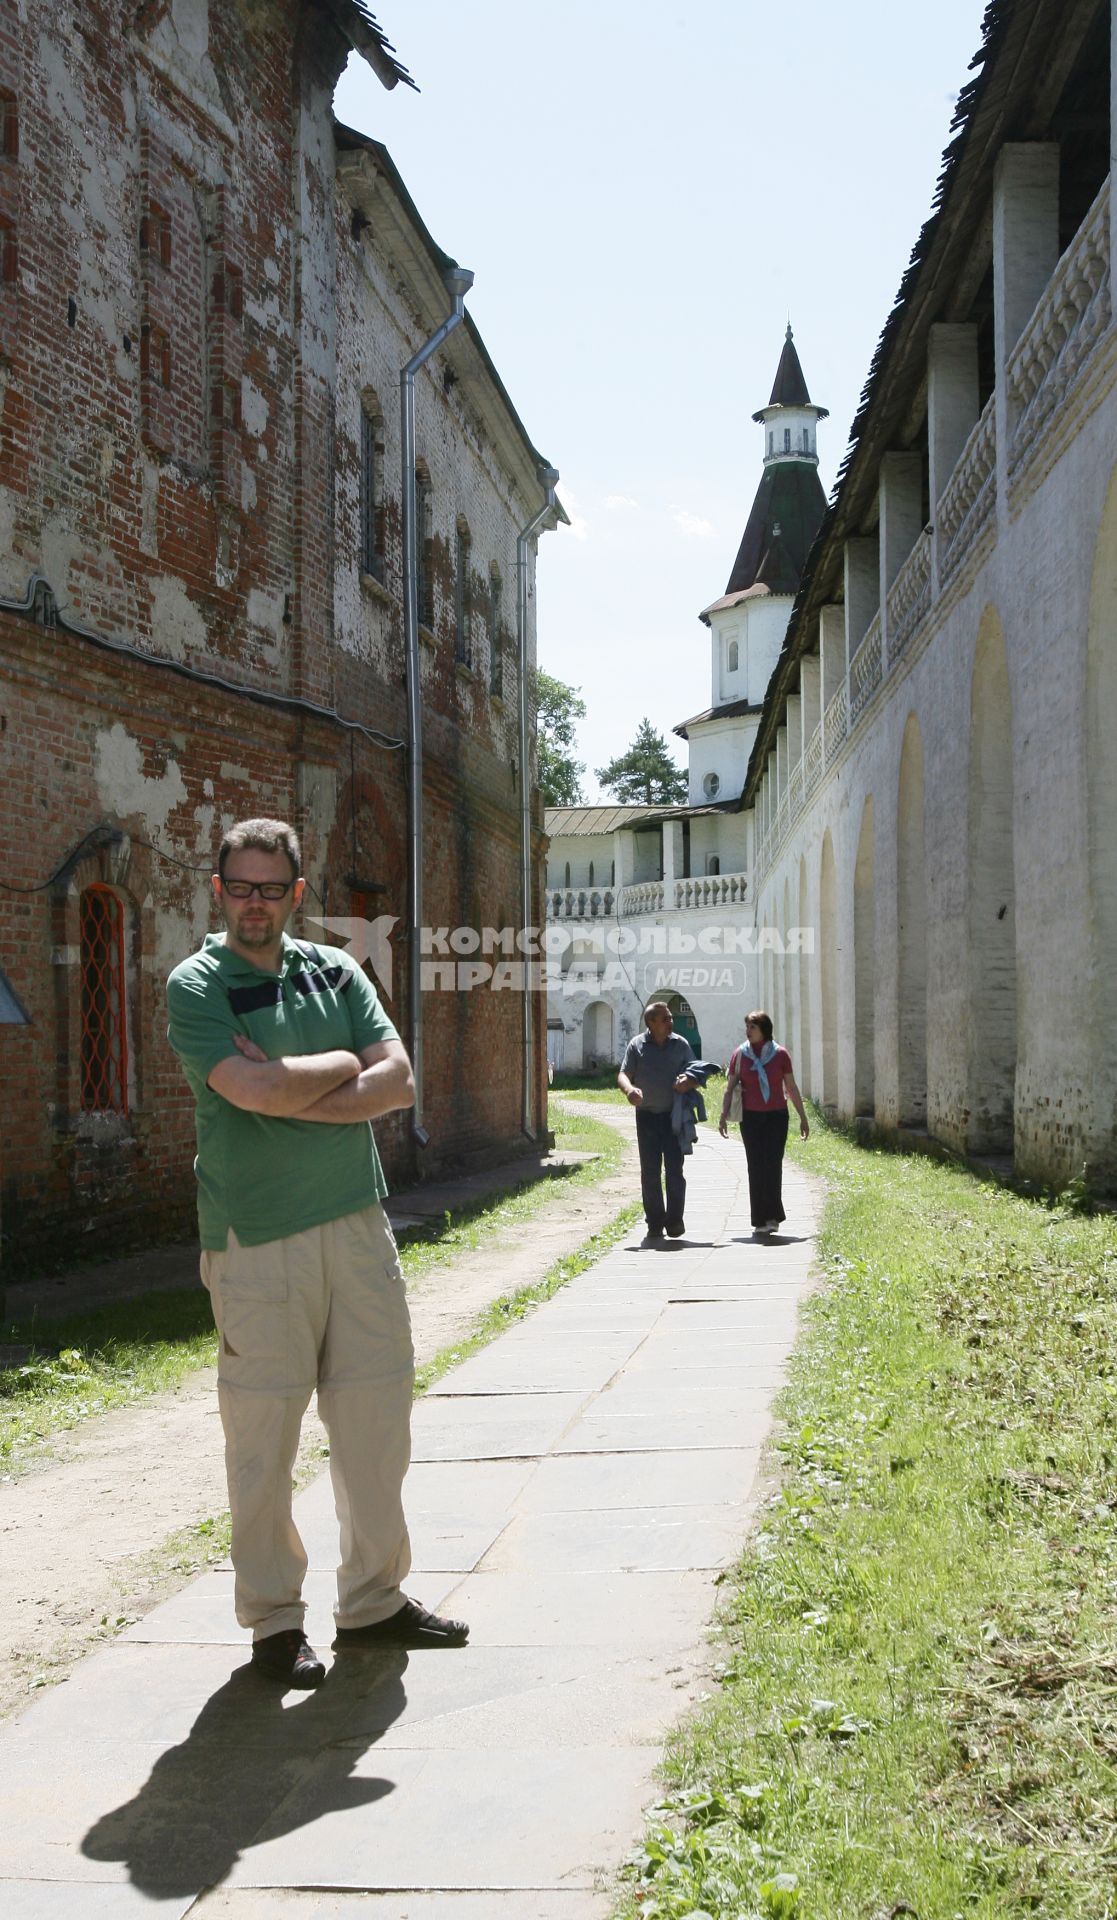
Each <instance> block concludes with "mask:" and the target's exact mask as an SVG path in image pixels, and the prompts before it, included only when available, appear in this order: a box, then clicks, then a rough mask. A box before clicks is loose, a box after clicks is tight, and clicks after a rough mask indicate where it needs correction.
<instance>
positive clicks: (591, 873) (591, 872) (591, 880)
mask: <svg viewBox="0 0 1117 1920" xmlns="http://www.w3.org/2000/svg"><path fill="white" fill-rule="evenodd" d="M592 885H593V861H592V860H591V861H590V886H591V887H592Z"/></svg>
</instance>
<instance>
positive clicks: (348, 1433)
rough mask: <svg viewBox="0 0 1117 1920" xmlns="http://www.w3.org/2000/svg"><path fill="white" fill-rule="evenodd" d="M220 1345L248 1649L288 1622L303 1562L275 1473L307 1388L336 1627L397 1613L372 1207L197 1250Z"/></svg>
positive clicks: (398, 1351) (236, 1564)
mask: <svg viewBox="0 0 1117 1920" xmlns="http://www.w3.org/2000/svg"><path fill="white" fill-rule="evenodd" d="M202 1281H203V1284H204V1285H205V1286H206V1287H207V1288H208V1290H209V1296H210V1300H211V1302H212V1304H213V1317H214V1320H215V1321H216V1323H217V1331H218V1334H219V1336H220V1355H219V1359H218V1365H217V1397H218V1404H219V1406H220V1409H221V1422H222V1425H223V1427H224V1429H225V1465H226V1469H227V1472H228V1476H229V1509H230V1513H231V1515H232V1523H233V1538H232V1557H233V1568H234V1572H235V1575H236V1584H235V1602H236V1615H237V1619H238V1620H239V1622H240V1624H241V1626H242V1627H251V1629H252V1634H253V1638H254V1639H256V1640H262V1639H263V1638H265V1636H266V1635H268V1634H271V1633H279V1632H280V1631H281V1630H282V1629H283V1628H285V1627H301V1626H302V1624H303V1616H304V1613H305V1607H304V1604H303V1599H302V1585H303V1577H304V1575H305V1573H306V1567H307V1559H306V1552H305V1550H304V1547H303V1543H302V1541H301V1540H300V1538H299V1535H298V1531H297V1529H296V1527H295V1523H294V1520H293V1518H292V1515H291V1473H292V1469H293V1467H294V1464H295V1455H296V1452H297V1450H298V1444H299V1431H300V1428H301V1426H302V1417H303V1414H304V1413H305V1411H306V1408H307V1406H308V1404H309V1402H310V1396H311V1394H312V1393H313V1392H314V1390H315V1387H317V1389H318V1411H319V1413H320V1415H321V1417H322V1421H323V1423H324V1425H325V1427H326V1431H327V1433H328V1434H329V1440H330V1474H331V1477H332V1480H333V1490H334V1504H335V1506H336V1508H337V1517H338V1524H339V1528H340V1533H341V1563H340V1566H339V1567H338V1575H337V1606H336V1608H335V1609H334V1613H335V1618H336V1620H337V1624H338V1626H339V1627H362V1626H367V1625H368V1624H369V1623H370V1622H371V1621H374V1620H385V1619H387V1618H388V1617H389V1615H391V1614H393V1613H396V1612H398V1610H399V1607H400V1591H399V1588H400V1582H401V1580H403V1578H404V1577H405V1575H406V1573H407V1571H408V1568H409V1567H410V1565H411V1549H410V1546H409V1543H408V1538H407V1525H406V1522H405V1520H404V1517H403V1500H402V1486H403V1477H404V1474H405V1473H406V1472H407V1468H408V1464H409V1461H410V1458H411V1392H412V1386H413V1383H414V1373H415V1363H414V1353H413V1349H412V1345H411V1321H410V1317H409V1315H408V1311H407V1301H406V1298H405V1295H404V1284H403V1274H402V1272H401V1270H400V1263H399V1256H398V1254H397V1252H396V1243H395V1241H394V1239H393V1238H392V1230H391V1227H390V1226H389V1225H388V1220H387V1217H386V1215H385V1213H384V1209H383V1207H381V1206H380V1205H375V1206H371V1207H365V1208H364V1209H363V1210H362V1211H361V1212H360V1213H350V1214H346V1215H345V1216H344V1217H343V1218H342V1219H340V1220H330V1221H328V1222H327V1223H326V1224H325V1226H321V1227H310V1228H308V1229H307V1230H306V1231H305V1232H304V1233H295V1234H291V1235H290V1236H289V1237H288V1238H286V1239H283V1240H269V1241H268V1242H267V1243H266V1244H265V1245H264V1246H262V1247H243V1246H241V1244H240V1243H239V1241H238V1240H237V1238H236V1236H235V1234H233V1233H232V1232H230V1234H229V1240H228V1245H227V1246H226V1248H225V1250H224V1251H223V1252H221V1253H203V1254H202Z"/></svg>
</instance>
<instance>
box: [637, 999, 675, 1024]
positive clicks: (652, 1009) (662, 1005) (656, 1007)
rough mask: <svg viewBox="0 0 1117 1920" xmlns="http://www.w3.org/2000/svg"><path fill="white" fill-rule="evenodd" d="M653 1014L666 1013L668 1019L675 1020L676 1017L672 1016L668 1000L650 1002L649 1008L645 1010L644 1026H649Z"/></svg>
mask: <svg viewBox="0 0 1117 1920" xmlns="http://www.w3.org/2000/svg"><path fill="white" fill-rule="evenodd" d="M653 1013H665V1014H666V1015H667V1017H668V1019H674V1015H673V1014H672V1012H671V1009H670V1007H669V1006H668V1004H667V1002H666V1000H649V1001H648V1004H647V1006H646V1007H645V1008H644V1025H645V1026H647V1024H648V1021H649V1020H650V1019H651V1017H652V1015H653Z"/></svg>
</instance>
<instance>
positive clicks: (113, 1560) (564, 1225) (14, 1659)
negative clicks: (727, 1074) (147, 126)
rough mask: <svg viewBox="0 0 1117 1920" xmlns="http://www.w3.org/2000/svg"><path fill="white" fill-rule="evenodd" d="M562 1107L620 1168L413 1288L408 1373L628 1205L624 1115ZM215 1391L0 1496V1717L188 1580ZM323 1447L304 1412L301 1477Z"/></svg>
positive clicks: (88, 1441)
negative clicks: (596, 1126)
mask: <svg viewBox="0 0 1117 1920" xmlns="http://www.w3.org/2000/svg"><path fill="white" fill-rule="evenodd" d="M566 1104H569V1105H570V1106H571V1107H572V1109H573V1110H574V1111H575V1112H587V1113H590V1114H592V1116H593V1117H594V1118H596V1119H601V1120H606V1121H608V1122H610V1123H611V1124H614V1125H616V1126H617V1127H618V1129H619V1130H622V1131H623V1132H624V1133H625V1134H626V1135H627V1136H628V1147H627V1152H626V1157H625V1162H624V1164H623V1166H622V1168H621V1170H620V1171H619V1172H617V1173H616V1174H612V1175H610V1176H609V1177H608V1178H606V1179H604V1180H602V1181H600V1182H599V1183H598V1184H597V1185H596V1186H593V1187H582V1188H575V1189H573V1190H572V1191H564V1187H563V1185H562V1184H559V1185H557V1186H556V1188H555V1190H554V1192H553V1193H552V1195H551V1196H550V1197H549V1199H548V1202H547V1205H546V1206H545V1207H544V1209H543V1210H542V1211H541V1212H540V1213H539V1214H537V1215H536V1216H535V1217H534V1218H533V1219H532V1220H531V1222H530V1224H529V1226H528V1228H527V1229H526V1231H525V1230H524V1229H522V1228H521V1229H520V1230H519V1231H518V1232H517V1231H514V1230H508V1231H506V1232H504V1233H501V1234H495V1235H494V1236H493V1237H492V1239H491V1240H489V1241H488V1242H487V1243H486V1245H485V1247H484V1248H483V1249H481V1250H479V1251H477V1252H469V1253H462V1254H459V1255H457V1256H456V1257H455V1258H454V1259H453V1260H452V1261H448V1262H447V1264H446V1265H445V1266H443V1267H438V1268H436V1269H435V1270H434V1271H432V1272H430V1273H428V1274H427V1275H425V1276H424V1278H423V1279H422V1280H421V1281H419V1282H417V1283H416V1284H415V1286H414V1289H413V1291H412V1293H411V1315H412V1324H413V1327H414V1334H415V1349H416V1355H417V1358H418V1360H419V1362H420V1364H422V1363H423V1362H425V1361H427V1360H430V1359H433V1357H434V1356H435V1354H437V1353H439V1352H441V1351H442V1349H443V1348H444V1347H447V1346H451V1345H452V1344H453V1342H454V1340H456V1339H459V1338H461V1337H462V1336H463V1335H464V1334H465V1333H466V1332H467V1330H468V1329H469V1327H470V1325H471V1323H472V1322H473V1320H474V1319H475V1317H476V1315H477V1314H478V1313H479V1312H481V1310H482V1309H483V1308H484V1307H486V1306H487V1305H488V1303H489V1302H490V1300H494V1299H496V1298H497V1297H498V1295H500V1294H502V1293H507V1292H509V1291H511V1290H512V1289H514V1288H517V1287H523V1286H530V1285H531V1284H532V1283H533V1281H536V1280H539V1279H541V1278H542V1276H543V1275H544V1274H545V1273H546V1271H547V1269H548V1268H549V1267H550V1266H551V1265H553V1263H554V1261H556V1260H557V1259H559V1258H560V1257H561V1256H562V1255H563V1254H564V1253H570V1252H572V1251H573V1250H574V1249H575V1248H576V1247H579V1246H581V1245H582V1243H583V1242H584V1241H585V1240H588V1239H589V1237H590V1235H591V1234H593V1233H595V1232H597V1231H598V1230H599V1229H600V1228H601V1227H602V1226H604V1225H605V1224H606V1222H607V1221H609V1220H611V1219H612V1218H613V1217H614V1216H615V1215H616V1214H617V1213H619V1212H620V1210H621V1209H622V1207H624V1206H626V1205H627V1204H628V1203H629V1202H630V1201H631V1200H633V1199H634V1198H636V1197H637V1195H638V1194H639V1179H638V1175H637V1172H636V1167H637V1159H636V1150H635V1142H634V1141H633V1139H632V1128H631V1125H630V1123H629V1121H628V1115H627V1114H626V1113H625V1112H623V1111H621V1110H620V1109H619V1108H617V1109H611V1108H609V1107H606V1106H604V1105H601V1106H599V1105H597V1104H595V1103H593V1104H591V1103H588V1102H587V1103H579V1102H576V1101H571V1102H568V1103H566ZM215 1379H216V1374H215V1373H214V1372H211V1371H209V1370H205V1371H203V1372H201V1373H199V1374H197V1375H195V1376H193V1377H192V1378H191V1380H190V1381H189V1382H188V1383H187V1384H186V1385H185V1386H184V1387H182V1388H180V1389H179V1390H178V1391H177V1392H175V1393H170V1394H160V1395H157V1396H156V1397H154V1398H152V1399H151V1400H147V1401H142V1402H140V1403H139V1404H138V1405H136V1406H133V1407H126V1408H122V1409H121V1410H120V1411H119V1412H115V1413H109V1414H104V1415H101V1416H95V1417H94V1418H92V1419H90V1420H86V1421H84V1422H83V1423H82V1424H81V1425H80V1426H79V1427H77V1428H75V1429H74V1430H73V1431H72V1432H69V1433H62V1434H60V1435H59V1436H58V1437H57V1440H56V1441H55V1442H53V1443H52V1444H53V1450H54V1456H55V1458H54V1460H53V1462H52V1463H51V1464H50V1465H48V1466H45V1467H43V1468H42V1469H40V1470H38V1471H35V1472H31V1473H28V1474H27V1475H26V1476H25V1477H24V1478H22V1479H19V1480H11V1481H7V1482H4V1483H2V1484H0V1716H2V1715H4V1714H6V1713H10V1712H12V1711H13V1710H16V1709H18V1708H19V1706H20V1705H21V1704H22V1702H23V1700H24V1699H25V1698H26V1695H27V1692H28V1691H29V1690H30V1689H32V1688H34V1687H35V1686H37V1685H42V1684H44V1683H46V1682H48V1681H56V1680H59V1679H64V1678H65V1677H66V1675H67V1673H68V1672H69V1670H70V1668H71V1667H72V1666H73V1665H74V1663H75V1661H77V1660H78V1659H80V1658H81V1656H82V1654H83V1653H86V1652H87V1651H88V1650H89V1648H90V1647H91V1646H93V1645H94V1644H95V1643H96V1642H97V1641H98V1640H102V1639H105V1638H109V1637H111V1635H112V1634H113V1633H115V1632H116V1631H117V1630H118V1628H119V1626H120V1625H121V1624H122V1622H124V1621H128V1620H133V1619H135V1618H137V1617H138V1616H139V1615H141V1614H144V1613H146V1612H147V1611H148V1610H149V1609H150V1608H151V1607H153V1606H155V1605H156V1604H157V1603H158V1602H159V1601H160V1600H163V1599H165V1598H166V1597H167V1595H168V1594H170V1593H172V1592H174V1591H175V1590H176V1589H177V1588H179V1587H182V1586H185V1585H186V1583H187V1581H188V1580H189V1579H190V1577H191V1575H192V1573H193V1572H195V1571H196V1570H197V1565H198V1562H197V1561H195V1562H192V1561H191V1558H190V1549H189V1546H188V1545H184V1543H183V1542H181V1541H179V1540H176V1539H175V1537H174V1536H176V1535H179V1534H181V1533H182V1532H184V1531H185V1530H186V1529H193V1528H196V1527H197V1526H198V1525H199V1524H200V1523H202V1522H204V1521H206V1520H208V1519H210V1518H212V1517H215V1516H217V1515H220V1514H222V1513H223V1512H224V1511H225V1505H226V1493H225V1471H224V1459H223V1452H222V1438H221V1424H220V1421H219V1418H218V1413H217V1396H216V1393H215V1391H214V1382H215ZM324 1444H325V1435H324V1433H323V1430H322V1427H321V1426H320V1424H319V1422H318V1419H317V1417H316V1415H315V1414H314V1412H313V1410H311V1412H310V1413H308V1415H307V1418H306V1421H305V1423H304V1427H303V1444H302V1448H301V1450H300V1456H299V1475H300V1478H309V1477H310V1476H311V1474H312V1473H313V1471H314V1468H315V1465H316V1463H317V1462H319V1461H320V1459H321V1449H322V1447H323V1446H324ZM195 1551H196V1552H197V1551H200V1550H199V1549H195Z"/></svg>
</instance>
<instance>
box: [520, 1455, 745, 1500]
mask: <svg viewBox="0 0 1117 1920" xmlns="http://www.w3.org/2000/svg"><path fill="white" fill-rule="evenodd" d="M759 1462H760V1449H759V1447H725V1448H716V1447H710V1448H706V1449H700V1448H689V1449H687V1450H685V1451H682V1452H675V1453H661V1452H658V1451H655V1450H653V1449H651V1448H649V1449H647V1450H645V1451H644V1452H637V1453H617V1454H580V1453H575V1454H552V1455H551V1456H550V1457H549V1458H548V1459H546V1460H540V1461H539V1462H538V1464H537V1465H536V1467H535V1470H534V1472H533V1473H532V1475H531V1477H530V1479H529V1480H528V1481H527V1483H526V1485H525V1486H524V1488H523V1491H522V1492H521V1494H520V1496H519V1498H518V1500H517V1501H516V1512H517V1513H521V1514H531V1513H564V1512H569V1511H576V1510H579V1509H583V1508H588V1509H599V1510H604V1509H608V1508H611V1507H621V1508H629V1507H643V1506H651V1505H653V1504H655V1503H658V1504H659V1506H660V1509H661V1510H666V1509H667V1508H669V1507H672V1506H693V1505H695V1504H697V1503H700V1502H703V1501H705V1502H707V1503H713V1502H715V1501H717V1502H730V1503H732V1502H738V1501H743V1500H746V1499H748V1497H749V1495H750V1493H751V1490H752V1487H753V1483H754V1481H755V1479H756V1472H757V1467H758V1465H759Z"/></svg>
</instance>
